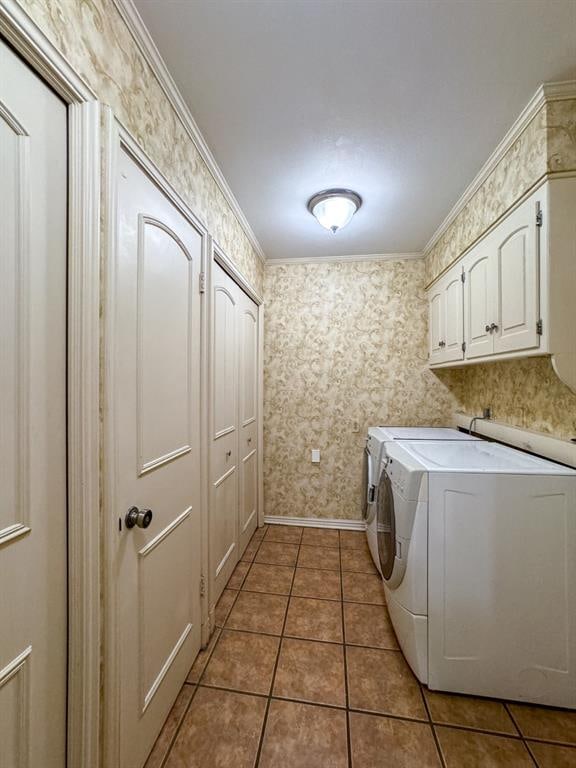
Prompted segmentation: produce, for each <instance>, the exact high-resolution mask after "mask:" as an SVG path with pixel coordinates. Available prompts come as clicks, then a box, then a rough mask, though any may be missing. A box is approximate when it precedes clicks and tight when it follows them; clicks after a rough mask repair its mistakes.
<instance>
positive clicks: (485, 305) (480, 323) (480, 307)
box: [464, 237, 494, 358]
mask: <svg viewBox="0 0 576 768" xmlns="http://www.w3.org/2000/svg"><path fill="white" fill-rule="evenodd" d="M491 248H492V245H491V238H490V237H487V238H486V239H485V240H484V241H483V242H482V243H480V244H479V245H478V246H477V247H475V248H474V249H473V250H472V251H470V253H469V254H468V256H467V257H466V258H465V259H464V276H465V282H464V291H465V300H464V336H465V338H464V341H465V342H466V357H467V358H473V357H483V356H484V355H491V354H492V351H493V347H494V339H493V333H492V330H491V329H490V325H491V323H492V322H493V315H494V309H493V288H492V256H491Z"/></svg>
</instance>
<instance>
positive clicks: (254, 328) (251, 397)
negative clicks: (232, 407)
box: [240, 309, 258, 426]
mask: <svg viewBox="0 0 576 768" xmlns="http://www.w3.org/2000/svg"><path fill="white" fill-rule="evenodd" d="M257 357H258V320H257V316H256V314H255V313H254V311H253V310H252V309H245V310H244V311H243V312H242V356H241V359H242V370H241V371H240V381H241V392H240V403H241V418H242V426H246V425H247V424H249V423H250V422H251V421H254V420H255V419H256V409H257V398H256V393H257V389H256V385H257V373H258V371H257Z"/></svg>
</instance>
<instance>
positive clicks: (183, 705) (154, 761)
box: [144, 685, 195, 768]
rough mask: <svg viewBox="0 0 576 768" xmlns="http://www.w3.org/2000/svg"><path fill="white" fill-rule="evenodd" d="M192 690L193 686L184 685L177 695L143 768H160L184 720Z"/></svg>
mask: <svg viewBox="0 0 576 768" xmlns="http://www.w3.org/2000/svg"><path fill="white" fill-rule="evenodd" d="M194 690H195V686H193V685H185V686H184V687H183V688H182V690H181V691H180V693H179V694H178V698H177V699H176V701H175V702H174V706H173V707H172V709H171V710H170V714H169V715H168V718H167V720H166V722H165V723H164V726H163V727H162V730H161V731H160V735H159V736H158V738H157V739H156V743H155V744H154V747H153V748H152V752H151V753H150V756H149V757H148V760H147V761H146V765H145V766H144V768H161V766H162V764H163V762H164V759H165V757H166V755H167V754H168V750H169V749H170V745H171V744H172V740H173V738H174V736H175V735H176V731H177V730H178V727H179V726H180V723H181V722H182V720H183V719H184V715H185V714H186V710H187V709H188V705H189V704H190V699H191V698H192V694H193V693H194Z"/></svg>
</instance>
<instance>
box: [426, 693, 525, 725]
mask: <svg viewBox="0 0 576 768" xmlns="http://www.w3.org/2000/svg"><path fill="white" fill-rule="evenodd" d="M423 691H424V696H425V698H426V701H427V703H428V709H429V710H430V716H431V718H432V721H433V722H434V723H443V724H444V725H462V726H465V727H466V728H477V729H479V730H481V731H495V732H496V733H505V734H512V735H513V736H517V735H518V731H517V730H516V727H515V726H514V723H513V722H512V719H511V718H510V715H509V714H508V712H506V708H505V707H504V704H502V703H501V702H499V701H491V700H490V699H478V698H475V697H474V696H459V695H457V694H453V693H438V692H436V691H429V690H428V689H427V688H424V689H423Z"/></svg>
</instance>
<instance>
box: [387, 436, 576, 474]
mask: <svg viewBox="0 0 576 768" xmlns="http://www.w3.org/2000/svg"><path fill="white" fill-rule="evenodd" d="M394 447H395V449H396V450H395V453H397V454H400V455H398V458H399V459H400V461H402V458H401V455H402V453H404V455H405V456H406V457H408V456H409V457H411V458H412V460H413V461H414V460H416V461H417V462H419V463H420V464H421V465H422V466H423V467H424V469H426V470H428V472H490V473H507V474H514V475H573V476H574V477H576V470H575V469H570V468H569V467H564V466H562V465H561V464H555V463H554V462H552V461H547V460H546V459H540V458H538V457H537V456H531V455H530V454H528V453H522V452H521V451H517V450H516V449H514V448H510V447H509V446H507V445H500V444H499V443H489V442H487V441H485V440H479V441H477V442H474V441H470V442H468V441H462V442H457V443H456V442H452V441H448V440H429V441H425V440H423V441H413V442H408V441H403V442H401V443H396V444H395V446H394Z"/></svg>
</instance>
